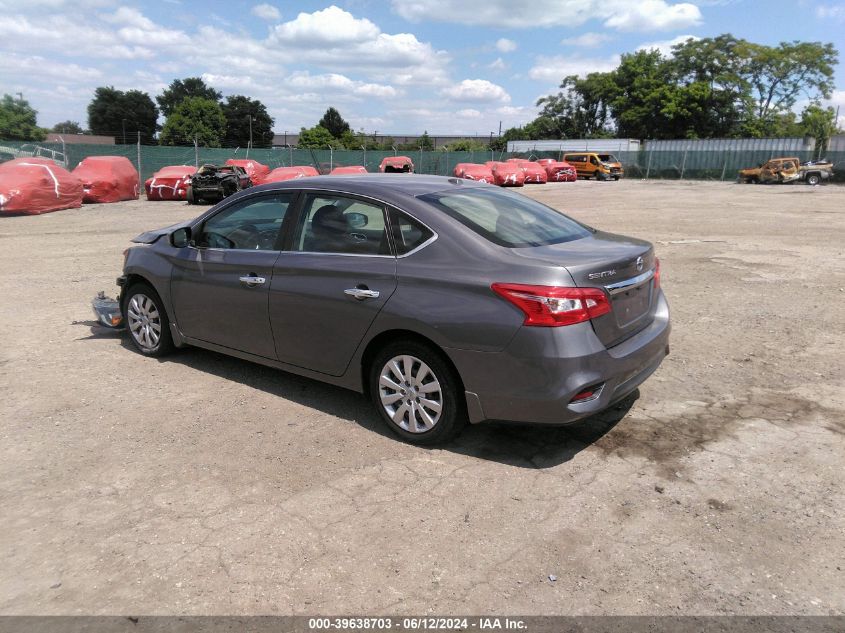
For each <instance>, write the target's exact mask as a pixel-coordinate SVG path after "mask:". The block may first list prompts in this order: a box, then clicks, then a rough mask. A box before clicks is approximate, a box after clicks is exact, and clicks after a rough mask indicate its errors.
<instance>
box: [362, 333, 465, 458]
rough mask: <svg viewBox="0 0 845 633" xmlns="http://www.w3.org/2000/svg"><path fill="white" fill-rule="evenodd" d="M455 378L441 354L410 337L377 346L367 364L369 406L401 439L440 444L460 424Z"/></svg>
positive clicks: (462, 417) (461, 408)
mask: <svg viewBox="0 0 845 633" xmlns="http://www.w3.org/2000/svg"><path fill="white" fill-rule="evenodd" d="M459 385H460V383H459V380H458V378H457V376H456V374H455V372H454V370H453V369H452V367H451V366H450V365H449V363H448V362H447V361H446V360H444V359H443V357H442V356H441V355H440V354H439V353H437V352H435V351H434V350H432V349H431V348H430V347H428V346H427V345H424V344H421V343H418V342H416V341H398V342H395V343H391V344H390V345H387V346H386V347H385V348H383V349H382V350H381V351H380V352H379V353H378V354H377V355H376V357H375V358H374V359H373V362H372V364H371V366H370V376H369V386H370V396H371V398H372V400H373V404H374V405H375V407H376V409H377V410H378V412H379V414H380V415H381V417H382V419H383V420H384V421H385V423H386V424H387V426H388V427H389V428H390V430H391V431H393V432H394V433H395V434H396V435H398V436H399V437H401V438H402V439H403V440H405V441H406V442H409V443H411V444H419V445H430V444H436V443H442V442H446V441H448V440H450V439H452V438H453V437H455V435H457V434H458V432H459V431H460V430H461V428H462V427H463V425H464V424H465V422H466V413H465V406H464V401H463V392H462V389H461V388H460V386H459Z"/></svg>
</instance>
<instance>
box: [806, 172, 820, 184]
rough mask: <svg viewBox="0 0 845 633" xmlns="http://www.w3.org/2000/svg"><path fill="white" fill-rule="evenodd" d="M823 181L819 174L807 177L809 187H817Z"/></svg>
mask: <svg viewBox="0 0 845 633" xmlns="http://www.w3.org/2000/svg"><path fill="white" fill-rule="evenodd" d="M819 181H821V178H820V177H819V175H818V174H810V175H808V176H807V184H808V185H817V184H819Z"/></svg>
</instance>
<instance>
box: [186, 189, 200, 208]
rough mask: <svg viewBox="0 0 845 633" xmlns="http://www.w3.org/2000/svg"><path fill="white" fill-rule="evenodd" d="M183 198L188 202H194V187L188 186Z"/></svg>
mask: <svg viewBox="0 0 845 633" xmlns="http://www.w3.org/2000/svg"><path fill="white" fill-rule="evenodd" d="M185 199H186V200H187V201H188V204H196V203H197V201H196V200H195V199H194V188H193V187H188V191H187V193H186V194H185Z"/></svg>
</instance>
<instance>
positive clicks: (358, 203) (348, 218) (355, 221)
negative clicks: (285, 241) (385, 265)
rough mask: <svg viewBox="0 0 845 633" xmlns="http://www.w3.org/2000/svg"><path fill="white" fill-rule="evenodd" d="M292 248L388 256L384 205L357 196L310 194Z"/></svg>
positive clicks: (311, 251) (319, 251) (388, 244)
mask: <svg viewBox="0 0 845 633" xmlns="http://www.w3.org/2000/svg"><path fill="white" fill-rule="evenodd" d="M293 250H295V251H304V252H309V253H335V254H338V255H390V254H391V253H390V242H389V241H388V237H387V225H386V224H385V221H384V207H383V206H381V205H380V204H375V203H371V202H365V201H363V200H359V199H357V198H349V197H345V196H336V195H332V194H311V195H309V196H308V197H307V198H306V199H305V204H304V206H303V209H302V215H301V219H300V226H299V228H298V230H297V233H296V237H295V238H294V244H293Z"/></svg>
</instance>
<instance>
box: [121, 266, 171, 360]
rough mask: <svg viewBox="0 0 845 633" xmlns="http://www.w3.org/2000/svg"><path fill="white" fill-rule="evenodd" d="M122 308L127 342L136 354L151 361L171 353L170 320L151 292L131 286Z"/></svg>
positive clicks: (146, 286) (134, 285)
mask: <svg viewBox="0 0 845 633" xmlns="http://www.w3.org/2000/svg"><path fill="white" fill-rule="evenodd" d="M122 307H123V314H124V316H125V318H126V330H127V332H129V340H130V341H132V345H134V347H135V349H136V350H138V351H139V352H140V353H141V354H143V355H144V356H152V357H154V358H158V357H160V356H166V355H167V354H169V353H171V352H172V351H173V349H174V346H173V338H172V337H171V335H170V320H169V319H168V318H167V311H166V310H165V309H164V304H163V303H162V301H161V298H160V297H159V296H158V293H157V292H156V291H155V290H153V289H152V288H151V287H150V286H148V285H147V284H145V283H135V284H132V286H130V287H129V289H128V290H127V291H126V297H125V299H124V300H123V306H122ZM156 326H158V331H157V332H156Z"/></svg>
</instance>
